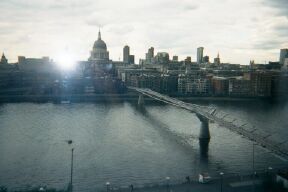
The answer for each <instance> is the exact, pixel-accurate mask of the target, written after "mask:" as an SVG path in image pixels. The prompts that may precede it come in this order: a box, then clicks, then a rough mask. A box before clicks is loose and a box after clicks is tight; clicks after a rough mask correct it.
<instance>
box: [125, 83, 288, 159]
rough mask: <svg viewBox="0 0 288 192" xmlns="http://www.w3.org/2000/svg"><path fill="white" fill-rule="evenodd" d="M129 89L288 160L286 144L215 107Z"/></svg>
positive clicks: (144, 89) (154, 92)
mask: <svg viewBox="0 0 288 192" xmlns="http://www.w3.org/2000/svg"><path fill="white" fill-rule="evenodd" d="M128 88H129V89H132V90H135V91H137V92H139V93H141V94H143V95H146V96H148V97H151V98H154V99H155V100H158V101H162V102H164V103H167V104H170V105H174V106H176V107H180V108H182V109H185V110H188V111H190V112H193V113H196V114H197V115H200V116H202V117H205V118H207V119H209V120H210V121H213V122H215V123H217V124H218V125H220V126H223V127H226V128H228V129H230V130H232V131H234V132H236V133H238V134H240V135H242V136H244V137H246V138H247V139H249V140H251V141H254V142H256V143H257V144H259V145H260V146H262V147H264V148H267V149H268V150H270V151H271V152H273V153H275V154H277V155H279V156H281V157H283V158H285V159H288V151H287V149H286V148H284V147H282V146H283V145H282V144H283V143H284V142H279V143H278V142H275V141H271V140H268V139H267V138H268V137H270V136H271V135H268V136H267V135H265V136H263V135H261V134H259V133H257V129H256V128H255V127H254V126H250V127H251V128H250V129H248V128H247V124H248V123H245V122H243V121H240V120H239V119H238V120H237V119H235V118H233V119H232V121H229V119H227V118H226V116H227V115H228V114H225V113H223V112H221V111H219V110H217V109H216V108H215V107H210V106H201V105H196V104H192V103H187V102H183V101H181V100H179V99H175V98H172V97H169V96H167V95H163V94H160V93H158V92H156V91H152V90H151V89H146V88H136V87H128ZM230 120H231V119H230ZM235 122H241V124H240V125H237V124H235Z"/></svg>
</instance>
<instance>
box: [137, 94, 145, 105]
mask: <svg viewBox="0 0 288 192" xmlns="http://www.w3.org/2000/svg"><path fill="white" fill-rule="evenodd" d="M138 106H139V107H142V106H144V95H143V94H139V97H138Z"/></svg>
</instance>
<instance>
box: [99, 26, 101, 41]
mask: <svg viewBox="0 0 288 192" xmlns="http://www.w3.org/2000/svg"><path fill="white" fill-rule="evenodd" d="M98 39H99V40H101V31H100V29H99V32H98Z"/></svg>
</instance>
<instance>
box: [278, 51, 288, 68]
mask: <svg viewBox="0 0 288 192" xmlns="http://www.w3.org/2000/svg"><path fill="white" fill-rule="evenodd" d="M285 58H288V49H280V59H279V63H280V64H281V65H284V61H285Z"/></svg>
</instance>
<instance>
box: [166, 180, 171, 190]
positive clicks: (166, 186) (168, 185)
mask: <svg viewBox="0 0 288 192" xmlns="http://www.w3.org/2000/svg"><path fill="white" fill-rule="evenodd" d="M169 181H170V177H166V182H167V183H166V184H167V186H166V187H167V192H168V191H169Z"/></svg>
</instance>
